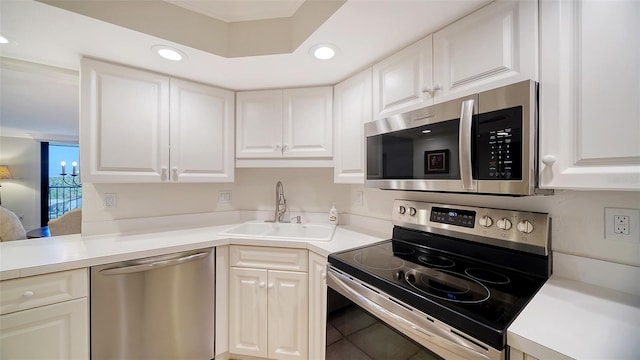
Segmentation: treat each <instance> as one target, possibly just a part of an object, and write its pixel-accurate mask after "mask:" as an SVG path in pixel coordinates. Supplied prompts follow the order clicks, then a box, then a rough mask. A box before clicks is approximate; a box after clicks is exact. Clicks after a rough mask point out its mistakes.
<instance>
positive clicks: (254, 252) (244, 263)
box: [229, 246, 308, 272]
mask: <svg viewBox="0 0 640 360" xmlns="http://www.w3.org/2000/svg"><path fill="white" fill-rule="evenodd" d="M229 257H230V261H229V265H230V266H237V267H250V268H260V269H273V270H291V271H303V272H307V271H308V269H307V266H308V265H307V264H308V258H307V250H304V249H283V248H271V247H261V246H231V248H230V249H229Z"/></svg>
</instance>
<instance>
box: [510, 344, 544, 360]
mask: <svg viewBox="0 0 640 360" xmlns="http://www.w3.org/2000/svg"><path fill="white" fill-rule="evenodd" d="M509 359H510V360H538V358H535V357H533V356H531V355H529V354H527V353H524V352H523V351H522V350H519V349H516V348H512V347H510V348H509Z"/></svg>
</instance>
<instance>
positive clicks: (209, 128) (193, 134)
mask: <svg viewBox="0 0 640 360" xmlns="http://www.w3.org/2000/svg"><path fill="white" fill-rule="evenodd" d="M233 111H234V94H233V92H231V91H228V90H222V89H217V88H214V87H211V86H206V85H201V84H196V83H193V82H188V81H184V80H177V79H171V121H170V130H171V132H170V134H171V137H170V139H171V151H170V156H171V161H170V164H171V171H170V173H171V175H170V177H171V180H172V181H180V182H233V175H234V169H235V161H234V156H233V149H234V137H235V136H234V131H233Z"/></svg>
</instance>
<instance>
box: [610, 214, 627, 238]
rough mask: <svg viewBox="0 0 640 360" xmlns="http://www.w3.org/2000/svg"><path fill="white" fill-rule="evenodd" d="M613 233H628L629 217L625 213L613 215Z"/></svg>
mask: <svg viewBox="0 0 640 360" xmlns="http://www.w3.org/2000/svg"><path fill="white" fill-rule="evenodd" d="M613 233H614V234H620V235H629V217H628V216H625V215H613Z"/></svg>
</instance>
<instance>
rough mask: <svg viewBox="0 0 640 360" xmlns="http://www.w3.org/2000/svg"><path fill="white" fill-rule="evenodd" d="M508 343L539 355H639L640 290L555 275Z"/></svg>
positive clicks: (512, 330)
mask: <svg viewBox="0 0 640 360" xmlns="http://www.w3.org/2000/svg"><path fill="white" fill-rule="evenodd" d="M507 344H509V345H510V346H512V347H514V348H517V349H519V350H522V351H523V352H525V353H527V354H529V355H531V356H534V357H536V358H538V359H569V358H573V359H602V360H605V359H606V360H614V359H629V360H631V359H640V296H638V295H635V294H630V293H624V292H620V291H616V290H612V289H608V288H604V287H600V286H596V285H592V284H588V283H584V282H579V281H575V280H569V279H566V278H562V277H558V276H555V275H554V276H552V277H551V278H550V279H549V280H548V281H547V282H546V283H545V285H544V286H543V287H542V289H540V291H539V292H538V293H537V294H536V296H535V297H534V298H533V299H532V300H531V302H530V303H529V304H528V305H527V306H526V307H525V309H524V310H523V311H522V313H520V315H519V316H518V318H517V319H516V320H515V321H514V322H513V324H511V326H510V327H509V330H508V332H507Z"/></svg>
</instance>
